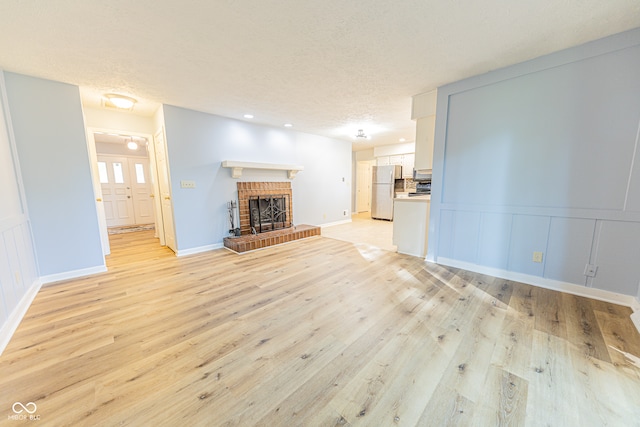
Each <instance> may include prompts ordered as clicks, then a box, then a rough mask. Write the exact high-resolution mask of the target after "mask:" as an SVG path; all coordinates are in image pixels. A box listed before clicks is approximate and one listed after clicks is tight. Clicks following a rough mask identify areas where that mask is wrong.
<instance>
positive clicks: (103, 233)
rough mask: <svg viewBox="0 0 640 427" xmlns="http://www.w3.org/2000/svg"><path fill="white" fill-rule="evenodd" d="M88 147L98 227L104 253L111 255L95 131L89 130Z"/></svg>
mask: <svg viewBox="0 0 640 427" xmlns="http://www.w3.org/2000/svg"><path fill="white" fill-rule="evenodd" d="M87 148H88V152H89V159H90V160H91V161H90V162H89V166H90V168H91V176H92V178H93V179H92V181H93V193H94V194H95V199H96V211H97V213H98V227H99V228H100V241H101V243H102V254H103V255H105V256H106V255H109V254H110V253H111V247H110V245H109V233H108V232H107V220H106V217H105V212H104V204H103V199H102V186H101V185H100V177H99V174H98V166H97V165H98V163H97V159H98V155H97V154H96V141H95V138H94V136H93V131H88V132H87Z"/></svg>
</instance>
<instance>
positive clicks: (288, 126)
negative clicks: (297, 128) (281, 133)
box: [284, 123, 293, 128]
mask: <svg viewBox="0 0 640 427" xmlns="http://www.w3.org/2000/svg"><path fill="white" fill-rule="evenodd" d="M284 127H286V128H292V127H293V125H292V124H291V123H285V124H284Z"/></svg>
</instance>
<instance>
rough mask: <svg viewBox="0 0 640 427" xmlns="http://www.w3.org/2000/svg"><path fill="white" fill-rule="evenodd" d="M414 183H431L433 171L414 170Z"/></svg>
mask: <svg viewBox="0 0 640 427" xmlns="http://www.w3.org/2000/svg"><path fill="white" fill-rule="evenodd" d="M413 180H414V181H418V182H419V181H431V169H414V170H413Z"/></svg>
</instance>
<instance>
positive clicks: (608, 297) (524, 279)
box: [437, 257, 640, 331]
mask: <svg viewBox="0 0 640 427" xmlns="http://www.w3.org/2000/svg"><path fill="white" fill-rule="evenodd" d="M437 264H442V265H446V266H449V267H455V268H461V269H463V270H469V271H474V272H476V273H480V274H486V275H488V276H494V277H500V278H501V279H506V280H512V281H514V282H521V283H526V284H528V285H533V286H538V287H540V288H546V289H551V290H554V291H560V292H565V293H568V294H573V295H578V296H581V297H587V298H593V299H597V300H600V301H605V302H610V303H613V304H619V305H624V306H626V307H631V308H633V307H634V305H635V304H637V303H638V302H637V300H636V299H635V298H634V297H632V296H631V295H623V294H619V293H616V292H611V291H605V290H602V289H597V288H588V287H586V286H580V285H576V284H573V283H567V282H561V281H559V280H552V279H546V278H544V277H539V276H533V275H531V274H524V273H516V272H513V271H507V270H502V269H499V268H492V267H485V266H482V265H477V264H472V263H468V262H464V261H458V260H454V259H449V258H443V257H438V261H437ZM636 326H637V325H636ZM639 331H640V329H639Z"/></svg>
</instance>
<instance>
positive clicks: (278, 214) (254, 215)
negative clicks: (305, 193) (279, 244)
mask: <svg viewBox="0 0 640 427" xmlns="http://www.w3.org/2000/svg"><path fill="white" fill-rule="evenodd" d="M289 203H290V202H289V195H288V194H274V195H260V196H250V197H249V224H250V225H251V232H252V233H265V232H267V231H273V230H280V229H283V228H287V227H288V226H290V222H289V221H288V219H287V212H288V210H287V207H288V205H289Z"/></svg>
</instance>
